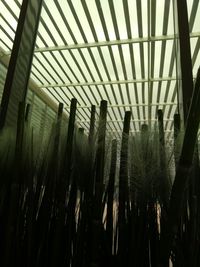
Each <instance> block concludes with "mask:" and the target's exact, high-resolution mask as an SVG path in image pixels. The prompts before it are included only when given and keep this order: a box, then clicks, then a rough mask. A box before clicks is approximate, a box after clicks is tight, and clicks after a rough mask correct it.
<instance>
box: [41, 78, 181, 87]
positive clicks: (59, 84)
mask: <svg viewBox="0 0 200 267" xmlns="http://www.w3.org/2000/svg"><path fill="white" fill-rule="evenodd" d="M176 80H177V79H176V77H162V78H150V79H136V80H119V81H118V80H115V81H98V82H82V83H55V84H42V85H38V87H39V88H49V87H77V86H92V85H111V84H131V83H144V82H149V81H150V82H160V81H176Z"/></svg>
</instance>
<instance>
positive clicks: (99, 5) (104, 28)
mask: <svg viewBox="0 0 200 267" xmlns="http://www.w3.org/2000/svg"><path fill="white" fill-rule="evenodd" d="M95 3H96V6H97V10H98V13H99V18H100V20H101V24H102V27H103V31H104V35H105V37H106V41H109V40H110V38H109V34H108V29H107V27H106V22H105V17H104V14H103V11H102V7H101V2H100V0H95ZM108 50H109V54H110V57H111V61H112V65H113V69H114V72H115V76H116V78H118V73H117V68H116V63H115V60H114V55H113V51H112V49H111V47H110V46H108ZM112 92H113V95H115V92H114V87H112ZM116 103H118V101H116ZM119 114H120V117H121V118H123V116H122V113H121V110H119Z"/></svg>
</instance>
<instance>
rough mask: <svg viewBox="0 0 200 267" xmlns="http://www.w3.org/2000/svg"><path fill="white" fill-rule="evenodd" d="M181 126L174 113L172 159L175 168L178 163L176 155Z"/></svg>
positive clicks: (177, 153)
mask: <svg viewBox="0 0 200 267" xmlns="http://www.w3.org/2000/svg"><path fill="white" fill-rule="evenodd" d="M180 128H181V120H180V115H179V114H174V160H175V166H176V168H177V164H178V155H179V149H180V148H179V147H178V136H179V133H180Z"/></svg>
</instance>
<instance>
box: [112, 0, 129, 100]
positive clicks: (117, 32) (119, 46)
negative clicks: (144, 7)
mask: <svg viewBox="0 0 200 267" xmlns="http://www.w3.org/2000/svg"><path fill="white" fill-rule="evenodd" d="M109 7H110V11H111V17H112V22H113V25H114V30H115V35H116V37H117V40H120V34H119V28H118V25H117V19H116V14H115V8H114V3H113V0H110V1H109ZM117 47H118V51H119V55H120V61H121V65H122V70H123V75H124V77H125V79H126V80H127V72H126V67H125V61H124V56H123V52H122V46H121V45H118V46H117ZM119 90H120V96H121V99H122V103H124V98H123V94H122V89H121V87H119ZM126 90H127V95H128V101H129V103H130V102H131V100H130V95H129V92H128V88H127V87H126Z"/></svg>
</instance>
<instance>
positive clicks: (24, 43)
mask: <svg viewBox="0 0 200 267" xmlns="http://www.w3.org/2000/svg"><path fill="white" fill-rule="evenodd" d="M41 8H42V0H26V1H25V0H24V1H23V3H22V6H21V12H20V16H19V20H18V25H17V30H16V34H15V40H14V44H13V50H12V54H11V58H10V63H9V67H8V72H7V76H6V81H5V86H4V91H3V96H2V100H1V109H0V129H2V128H3V127H4V126H5V125H6V126H12V127H14V128H16V127H17V115H16V114H17V109H18V104H19V102H21V101H25V98H26V92H27V86H28V81H29V76H30V70H31V63H32V58H33V51H34V47H35V40H36V35H37V29H38V24H39V17H40V12H41Z"/></svg>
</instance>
